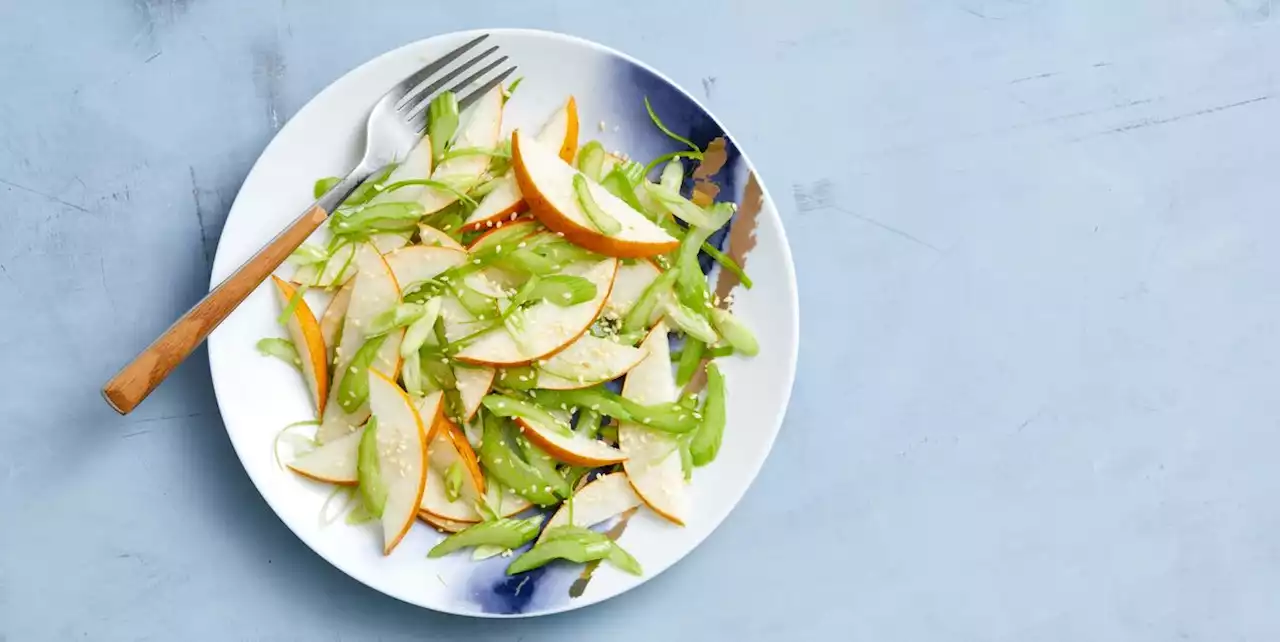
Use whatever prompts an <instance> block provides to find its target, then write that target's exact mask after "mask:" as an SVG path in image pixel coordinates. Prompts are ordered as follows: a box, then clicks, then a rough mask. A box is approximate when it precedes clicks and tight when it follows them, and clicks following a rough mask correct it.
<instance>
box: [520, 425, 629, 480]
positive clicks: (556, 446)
mask: <svg viewBox="0 0 1280 642" xmlns="http://www.w3.org/2000/svg"><path fill="white" fill-rule="evenodd" d="M551 414H552V415H553V416H556V415H561V414H562V413H558V412H553V413H551ZM565 419H567V417H565ZM515 420H516V426H518V427H519V428H520V433H521V434H523V435H524V436H525V437H528V438H529V441H531V442H533V443H534V444H535V445H537V446H538V447H539V448H541V449H543V450H545V451H547V454H548V455H551V456H552V457H555V458H556V459H558V460H560V461H562V462H564V463H566V464H571V465H574V466H587V467H590V468H595V467H597V466H608V465H610V464H616V463H618V462H620V461H622V460H624V459H626V455H625V454H623V453H622V451H620V450H618V449H617V448H614V447H613V446H610V445H609V444H607V443H605V442H603V441H600V440H599V439H592V438H590V437H587V436H585V435H583V434H581V433H579V432H576V431H574V430H572V429H570V428H569V422H568V421H567V420H566V421H563V423H561V424H559V425H557V426H548V425H546V424H545V423H543V422H541V421H537V420H534V419H527V418H525V417H516V418H515Z"/></svg>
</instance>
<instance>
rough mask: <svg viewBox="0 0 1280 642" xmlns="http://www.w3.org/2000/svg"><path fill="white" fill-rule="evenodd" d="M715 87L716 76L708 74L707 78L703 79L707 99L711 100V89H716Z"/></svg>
mask: <svg viewBox="0 0 1280 642" xmlns="http://www.w3.org/2000/svg"><path fill="white" fill-rule="evenodd" d="M715 88H716V77H715V76H707V77H706V78H703V79H702V94H703V95H704V96H706V97H707V100H711V91H712V90H714V89H715Z"/></svg>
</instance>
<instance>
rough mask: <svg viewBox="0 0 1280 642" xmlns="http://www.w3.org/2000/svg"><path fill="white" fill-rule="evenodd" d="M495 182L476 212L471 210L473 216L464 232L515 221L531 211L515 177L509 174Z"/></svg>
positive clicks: (465, 223)
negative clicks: (528, 210) (526, 211)
mask: <svg viewBox="0 0 1280 642" xmlns="http://www.w3.org/2000/svg"><path fill="white" fill-rule="evenodd" d="M493 180H494V181H496V182H495V183H494V187H493V189H492V190H490V191H489V193H488V194H485V195H484V198H482V199H480V204H479V205H476V208H475V209H474V210H471V214H470V215H469V216H467V220H466V221H464V222H463V224H462V229H463V230H465V231H468V232H470V231H472V230H482V229H484V228H486V227H493V226H494V225H496V224H497V223H498V221H510V220H515V219H516V218H517V217H519V216H520V214H521V213H523V212H524V211H525V210H527V209H529V206H528V205H525V202H524V196H523V195H522V194H520V186H519V185H517V184H516V178H515V176H513V175H511V174H510V173H507V174H504V175H502V176H500V177H498V178H495V179H493Z"/></svg>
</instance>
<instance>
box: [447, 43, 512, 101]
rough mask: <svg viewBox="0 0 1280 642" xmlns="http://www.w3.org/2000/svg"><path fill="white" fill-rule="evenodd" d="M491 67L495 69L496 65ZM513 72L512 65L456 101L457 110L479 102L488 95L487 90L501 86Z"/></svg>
mask: <svg viewBox="0 0 1280 642" xmlns="http://www.w3.org/2000/svg"><path fill="white" fill-rule="evenodd" d="M503 59H504V60H505V59H506V56H503ZM493 66H494V67H496V66H497V65H493ZM515 71H516V67H515V66H514V65H512V66H511V67H507V69H506V71H503V72H502V73H500V74H498V75H497V76H494V78H493V80H490V81H488V82H486V83H485V84H483V85H480V87H479V88H477V89H476V90H475V91H473V92H471V93H469V94H467V96H466V97H465V98H463V99H461V100H459V101H458V110H459V111H461V110H463V109H466V108H467V107H470V106H471V103H474V102H475V101H477V100H480V97H481V96H483V95H485V94H487V93H489V90H491V89H493V88H494V87H497V86H498V85H500V84H502V81H504V80H506V79H507V77H508V76H510V75H511V74H513V73H515Z"/></svg>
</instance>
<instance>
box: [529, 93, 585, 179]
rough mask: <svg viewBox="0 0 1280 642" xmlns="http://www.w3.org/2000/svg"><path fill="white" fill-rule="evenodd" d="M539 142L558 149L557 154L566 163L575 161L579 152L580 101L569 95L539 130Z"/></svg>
mask: <svg viewBox="0 0 1280 642" xmlns="http://www.w3.org/2000/svg"><path fill="white" fill-rule="evenodd" d="M538 142H540V143H543V144H545V145H549V146H551V147H552V148H553V149H554V148H556V147H557V145H558V146H559V148H558V149H556V153H557V155H559V156H560V158H561V160H563V161H564V162H566V163H571V162H573V156H574V155H575V154H577V153H578V101H577V100H576V99H575V98H574V97H573V96H569V99H568V100H566V101H565V102H564V104H563V105H561V106H560V108H559V109H557V110H556V111H555V112H554V113H552V114H551V117H550V118H548V119H547V122H546V123H544V124H543V125H542V129H540V130H538Z"/></svg>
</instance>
